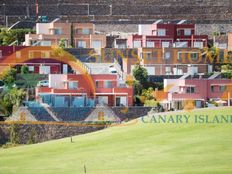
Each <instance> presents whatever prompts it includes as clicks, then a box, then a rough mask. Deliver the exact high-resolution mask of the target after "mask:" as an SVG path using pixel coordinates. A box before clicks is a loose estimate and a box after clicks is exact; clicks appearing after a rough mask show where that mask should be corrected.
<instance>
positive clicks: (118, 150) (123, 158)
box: [0, 108, 232, 174]
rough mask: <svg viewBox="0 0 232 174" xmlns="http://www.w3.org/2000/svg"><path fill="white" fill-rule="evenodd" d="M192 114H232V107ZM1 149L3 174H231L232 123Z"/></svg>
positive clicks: (134, 128)
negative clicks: (85, 170) (85, 173)
mask: <svg viewBox="0 0 232 174" xmlns="http://www.w3.org/2000/svg"><path fill="white" fill-rule="evenodd" d="M188 114H192V118H193V114H210V115H211V116H213V115H214V114H220V115H222V114H224V115H227V114H231V115H232V108H227V109H225V108H223V109H221V110H203V111H194V112H191V113H188ZM73 140H74V143H70V139H69V138H65V139H62V140H57V141H49V142H46V143H41V144H35V145H26V146H20V147H16V148H10V149H2V150H0V174H11V173H12V174H82V173H84V169H83V168H84V167H83V166H84V164H85V165H86V168H87V174H174V173H175V174H180V173H181V174H190V173H191V174H206V173H208V174H216V173H217V174H218V173H220V174H226V173H228V174H231V173H232V124H231V123H230V124H194V123H193V122H192V123H191V124H157V123H156V124H154V123H153V124H144V123H142V121H141V119H140V120H139V122H138V123H137V124H135V125H130V126H119V127H111V128H108V129H105V130H102V131H99V132H95V133H90V134H86V135H81V136H76V137H74V138H73Z"/></svg>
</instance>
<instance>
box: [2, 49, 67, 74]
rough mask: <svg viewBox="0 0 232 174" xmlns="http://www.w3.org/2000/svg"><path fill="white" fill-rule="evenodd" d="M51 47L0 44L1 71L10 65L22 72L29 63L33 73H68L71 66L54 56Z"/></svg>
mask: <svg viewBox="0 0 232 174" xmlns="http://www.w3.org/2000/svg"><path fill="white" fill-rule="evenodd" d="M53 54H54V50H53V49H52V48H51V47H42V46H35V47H26V46H0V73H1V70H3V69H6V68H8V67H16V68H17V69H18V72H20V67H21V66H22V65H27V66H28V67H29V71H30V72H31V73H38V74H60V73H68V72H70V70H71V68H70V66H69V65H68V64H67V62H65V61H63V60H61V59H60V57H57V56H54V55H53Z"/></svg>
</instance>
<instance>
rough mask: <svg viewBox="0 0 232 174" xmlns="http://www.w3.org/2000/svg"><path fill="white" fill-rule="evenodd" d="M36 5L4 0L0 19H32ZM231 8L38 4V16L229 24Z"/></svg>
mask: <svg viewBox="0 0 232 174" xmlns="http://www.w3.org/2000/svg"><path fill="white" fill-rule="evenodd" d="M35 2H36V1H33V0H11V1H9V0H3V1H1V2H0V19H2V17H3V16H8V19H9V22H10V23H11V22H12V21H15V18H16V19H17V18H20V17H25V16H28V17H32V18H33V17H35V15H36V14H35V11H36V10H35V9H36V4H35ZM231 6H232V2H231V0H221V1H218V0H195V1H193V0H133V1H131V0H49V1H48V0H39V15H47V16H48V17H49V18H50V19H54V18H57V17H61V18H62V19H63V20H70V21H73V22H95V23H125V22H126V23H149V22H152V21H155V20H157V19H164V20H181V19H187V20H192V21H197V22H201V23H203V22H205V21H207V22H211V23H215V22H219V23H227V22H230V21H231V17H232V8H231ZM1 23H2V24H4V20H3V21H1Z"/></svg>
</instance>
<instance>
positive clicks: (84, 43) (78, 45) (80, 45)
mask: <svg viewBox="0 0 232 174" xmlns="http://www.w3.org/2000/svg"><path fill="white" fill-rule="evenodd" d="M77 47H78V48H86V41H82V40H80V41H78V44H77Z"/></svg>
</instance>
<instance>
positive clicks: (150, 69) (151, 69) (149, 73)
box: [145, 66, 155, 75]
mask: <svg viewBox="0 0 232 174" xmlns="http://www.w3.org/2000/svg"><path fill="white" fill-rule="evenodd" d="M145 68H146V70H147V73H148V75H155V67H151V66H146V67H145Z"/></svg>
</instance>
